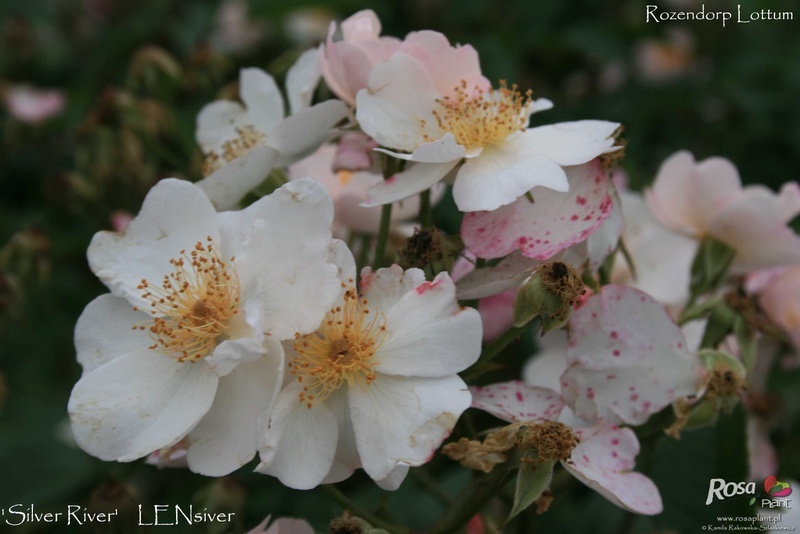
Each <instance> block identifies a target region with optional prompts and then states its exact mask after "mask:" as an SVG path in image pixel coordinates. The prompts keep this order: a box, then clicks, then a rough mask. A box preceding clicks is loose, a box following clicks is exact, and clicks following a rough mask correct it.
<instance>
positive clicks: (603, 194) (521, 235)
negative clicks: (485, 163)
mask: <svg viewBox="0 0 800 534" xmlns="http://www.w3.org/2000/svg"><path fill="white" fill-rule="evenodd" d="M465 167H466V165H465ZM558 168H559V170H560V169H561V168H560V167H558ZM564 171H566V174H565V176H566V177H567V179H568V180H569V192H568V193H560V192H557V191H552V190H550V189H543V188H540V189H535V190H533V191H531V193H532V196H533V200H534V201H533V202H531V201H530V199H528V198H527V197H520V198H519V199H518V200H516V201H515V202H513V203H511V204H510V205H508V206H503V207H501V208H499V209H496V210H494V211H490V212H475V213H468V214H466V215H465V216H464V220H463V222H462V224H461V237H462V239H463V240H464V244H466V245H467V248H468V249H469V250H470V251H472V252H473V253H475V254H476V255H477V256H480V257H482V258H500V257H503V256H506V255H507V254H509V253H511V252H513V251H515V250H517V249H520V250H521V251H522V254H523V255H524V256H527V257H529V258H533V259H536V260H546V259H548V258H551V257H553V256H554V255H555V254H557V253H558V252H561V251H562V250H565V249H567V248H568V247H570V246H572V245H574V244H576V243H580V242H582V241H585V240H586V239H587V238H588V237H589V236H590V235H592V234H593V233H594V232H595V231H596V230H597V229H598V228H599V227H600V225H601V224H603V221H605V220H606V219H607V218H608V216H609V215H610V214H611V211H612V209H613V206H614V205H613V202H612V200H611V197H610V196H609V194H608V175H607V173H606V172H605V170H604V169H603V168H602V166H601V165H600V163H599V161H597V160H595V161H592V162H590V163H587V164H586V165H578V166H575V167H566V168H565V169H564ZM562 172H563V171H562ZM458 180H460V175H459V178H458V179H457V181H456V184H458ZM454 192H455V189H454Z"/></svg>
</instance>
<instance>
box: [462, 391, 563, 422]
mask: <svg viewBox="0 0 800 534" xmlns="http://www.w3.org/2000/svg"><path fill="white" fill-rule="evenodd" d="M469 389H470V391H471V392H472V407H473V408H478V409H479V410H483V411H485V412H489V413H490V414H492V415H494V416H495V417H497V418H499V419H502V420H503V421H507V422H509V423H518V422H522V421H534V420H537V419H546V420H548V421H555V420H556V419H558V416H559V415H560V414H561V410H562V409H563V408H564V401H563V400H561V397H560V396H559V395H558V393H556V392H555V391H553V390H552V389H549V388H541V387H537V386H528V385H526V384H525V383H523V382H520V381H519V380H514V381H512V382H503V383H500V384H491V385H489V386H484V387H479V386H476V387H471V388H469Z"/></svg>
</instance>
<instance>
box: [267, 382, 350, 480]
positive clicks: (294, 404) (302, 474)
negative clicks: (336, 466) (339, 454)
mask: <svg viewBox="0 0 800 534" xmlns="http://www.w3.org/2000/svg"><path fill="white" fill-rule="evenodd" d="M301 389H302V385H301V384H300V383H298V382H296V381H295V382H291V383H290V384H289V385H288V386H286V387H285V388H284V389H283V391H281V393H280V395H278V401H277V402H276V403H275V407H274V408H273V410H272V418H271V419H270V423H269V428H268V429H267V430H266V431H265V432H264V434H263V436H262V438H261V444H260V445H259V453H260V455H261V462H262V463H261V464H260V465H259V466H258V468H257V469H256V470H257V471H258V472H260V473H264V474H267V475H272V476H274V477H277V478H278V479H279V480H280V481H281V482H282V483H283V484H284V485H286V486H289V487H290V488H294V489H311V488H314V487H316V486H318V485H319V484H320V483H321V482H322V480H323V479H324V478H325V476H326V475H327V474H328V472H329V471H330V469H331V465H332V463H333V458H334V454H335V452H336V443H337V439H338V435H339V430H338V427H337V424H336V417H334V415H333V414H332V413H331V412H330V411H329V410H328V408H327V407H326V406H325V405H324V404H322V403H317V404H316V405H314V406H313V407H312V408H307V407H306V405H305V404H303V403H301V402H300V400H299V398H298V395H299V393H300V390H301Z"/></svg>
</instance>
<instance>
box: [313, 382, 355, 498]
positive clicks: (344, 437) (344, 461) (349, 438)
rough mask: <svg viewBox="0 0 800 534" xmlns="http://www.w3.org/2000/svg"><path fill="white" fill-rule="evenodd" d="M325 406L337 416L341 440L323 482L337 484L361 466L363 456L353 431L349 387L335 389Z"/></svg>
mask: <svg viewBox="0 0 800 534" xmlns="http://www.w3.org/2000/svg"><path fill="white" fill-rule="evenodd" d="M325 406H327V407H328V409H329V410H330V411H331V413H332V414H333V415H334V416H335V417H336V421H337V424H338V428H339V436H338V437H339V440H338V442H337V444H336V455H335V456H334V458H333V464H332V465H331V470H330V472H329V473H328V475H327V476H326V477H325V479H324V480H323V481H322V483H323V484H335V483H336V482H341V481H342V480H345V479H347V478H349V477H350V475H352V474H353V471H355V470H356V469H358V468H359V467H361V458H360V457H359V456H358V449H357V448H356V436H355V434H354V433H353V422H352V419H351V417H350V406H349V401H348V398H347V388H340V389H339V390H337V391H334V392H333V393H332V394H331V395H330V397H328V398H327V399H325Z"/></svg>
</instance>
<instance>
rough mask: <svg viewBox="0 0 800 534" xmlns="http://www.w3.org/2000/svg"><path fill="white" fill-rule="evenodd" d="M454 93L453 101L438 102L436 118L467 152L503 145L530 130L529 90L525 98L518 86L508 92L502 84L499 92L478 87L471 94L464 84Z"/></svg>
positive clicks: (439, 100)
mask: <svg viewBox="0 0 800 534" xmlns="http://www.w3.org/2000/svg"><path fill="white" fill-rule="evenodd" d="M455 93H456V94H455V97H454V98H451V97H447V96H446V97H444V98H440V99H437V100H436V103H437V108H436V109H435V110H434V111H433V115H434V116H435V117H436V122H437V123H438V124H439V128H441V129H442V130H445V131H447V132H450V133H452V134H453V136H454V137H455V138H456V142H458V144H460V145H462V146H463V147H465V148H466V149H467V150H470V149H472V148H478V147H483V146H486V145H490V144H493V143H501V142H503V141H505V140H506V139H507V138H508V137H509V136H510V135H511V134H513V133H514V132H518V131H525V128H526V127H527V126H528V108H529V107H530V104H531V102H532V100H531V94H532V93H531V91H530V90H528V91H527V92H526V93H525V94H524V95H523V94H522V93H520V92H519V90H517V86H516V85H512V86H511V89H508V88H507V87H506V82H505V81H501V82H500V88H499V89H497V90H494V91H489V92H483V91H482V90H480V89H478V88H477V87H476V88H475V89H474V91H473V92H471V93H470V92H468V91H467V83H466V82H465V81H462V82H461V85H460V86H458V87H456V89H455ZM422 126H423V128H424V126H425V125H424V121H423V124H422ZM425 137H426V140H429V141H433V139H428V136H427V135H426V136H425Z"/></svg>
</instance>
